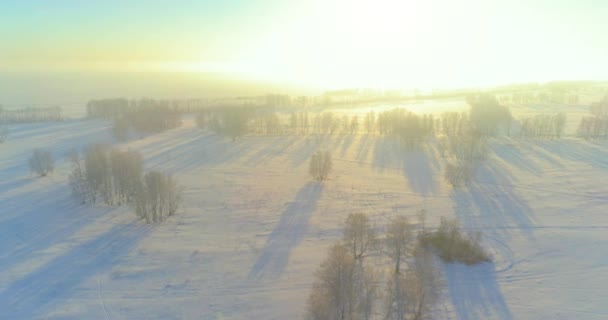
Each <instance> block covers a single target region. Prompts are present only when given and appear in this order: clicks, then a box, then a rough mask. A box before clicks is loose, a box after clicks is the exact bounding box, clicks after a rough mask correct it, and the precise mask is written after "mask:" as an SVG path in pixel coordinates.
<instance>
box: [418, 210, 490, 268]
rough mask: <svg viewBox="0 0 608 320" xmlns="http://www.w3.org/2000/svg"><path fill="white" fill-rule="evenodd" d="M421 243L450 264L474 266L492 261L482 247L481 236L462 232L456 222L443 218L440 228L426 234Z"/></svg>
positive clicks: (421, 238)
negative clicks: (459, 263)
mask: <svg viewBox="0 0 608 320" xmlns="http://www.w3.org/2000/svg"><path fill="white" fill-rule="evenodd" d="M420 241H421V243H422V245H423V246H424V247H428V248H431V249H432V250H433V251H434V252H435V253H436V254H437V255H438V256H439V257H440V258H441V259H442V260H443V261H445V262H448V263H449V262H462V263H465V264H468V265H472V264H478V263H483V262H489V261H490V255H489V254H488V253H487V252H486V251H485V249H484V248H483V247H482V245H481V234H480V233H464V232H462V230H461V229H460V226H459V225H458V221H456V220H448V219H445V218H441V223H440V225H439V228H438V229H437V230H436V231H428V232H424V233H423V234H422V235H421V236H420Z"/></svg>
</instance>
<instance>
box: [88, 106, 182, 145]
mask: <svg viewBox="0 0 608 320" xmlns="http://www.w3.org/2000/svg"><path fill="white" fill-rule="evenodd" d="M181 112H182V111H180V108H178V107H177V106H176V105H174V103H173V101H171V100H155V99H147V98H143V99H134V100H128V99H124V98H118V99H102V100H91V101H89V102H88V103H87V115H88V117H91V118H103V119H109V120H112V134H113V135H114V137H115V138H117V139H118V140H121V141H124V140H126V139H127V138H128V136H129V131H130V130H134V131H135V132H137V133H139V134H144V133H153V132H161V131H165V130H168V129H172V128H176V127H178V126H179V125H180V124H181Z"/></svg>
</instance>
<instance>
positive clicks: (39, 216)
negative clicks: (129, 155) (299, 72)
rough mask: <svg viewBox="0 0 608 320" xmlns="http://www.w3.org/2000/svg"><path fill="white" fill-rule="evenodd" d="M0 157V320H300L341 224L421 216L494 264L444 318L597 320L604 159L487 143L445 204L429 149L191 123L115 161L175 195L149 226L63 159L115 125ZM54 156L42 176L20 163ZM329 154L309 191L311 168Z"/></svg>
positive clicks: (552, 145)
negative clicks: (222, 132) (358, 217)
mask: <svg viewBox="0 0 608 320" xmlns="http://www.w3.org/2000/svg"><path fill="white" fill-rule="evenodd" d="M10 130H11V134H10V137H9V140H8V141H7V142H5V143H4V144H2V145H0V237H1V239H2V241H0V318H2V319H37V318H44V319H298V318H301V317H302V315H303V313H304V307H305V301H306V298H307V296H308V292H309V289H310V286H311V283H312V280H313V272H314V270H315V269H316V268H317V266H318V265H319V263H320V262H321V260H322V259H323V257H324V256H325V251H326V248H328V247H329V246H330V245H331V244H332V243H333V242H334V241H336V240H338V239H340V237H341V226H342V222H343V221H344V219H345V217H346V216H347V215H348V213H350V212H354V211H361V212H365V213H367V214H368V215H370V216H371V217H372V219H373V221H374V222H375V224H376V225H377V226H378V227H379V228H383V226H384V225H385V224H386V222H387V221H388V219H390V218H391V217H393V216H397V215H406V216H410V217H412V219H415V217H416V211H417V210H419V209H422V208H424V209H426V210H427V211H428V215H429V217H428V219H429V221H428V224H430V225H437V224H438V221H439V217H441V216H446V217H455V218H458V219H459V220H460V221H461V223H462V225H463V226H464V227H465V228H468V229H474V230H481V231H482V232H483V234H484V243H485V245H486V246H487V247H488V249H489V250H490V251H491V252H492V254H493V263H487V264H483V265H480V266H476V267H467V266H463V265H446V266H443V267H442V269H443V276H444V281H443V282H444V290H443V295H442V301H441V302H440V304H439V306H438V308H437V310H436V311H435V318H437V319H606V318H608V304H607V303H606V297H608V255H607V254H606V253H607V251H606V248H608V214H607V213H608V212H607V211H606V209H607V208H608V196H607V194H608V184H607V183H606V182H607V181H608V145H607V144H606V143H594V142H586V141H582V140H577V139H573V138H567V139H564V140H560V141H518V140H509V139H500V140H495V141H493V142H492V148H491V150H492V155H491V156H490V160H489V161H488V162H487V163H486V164H484V165H483V166H481V167H479V168H478V169H477V171H476V179H475V182H474V183H472V184H471V185H470V186H468V187H463V188H461V189H460V190H454V189H452V188H451V187H450V186H448V185H447V184H445V183H444V182H443V178H442V174H443V173H442V172H443V167H444V161H443V159H441V158H440V157H439V155H438V152H436V150H435V148H434V146H433V145H432V144H431V145H429V146H427V147H426V148H424V149H423V150H421V151H417V152H410V153H408V154H400V153H399V152H398V151H397V148H396V147H395V144H394V142H392V141H391V140H390V139H384V138H381V137H372V136H364V135H361V136H357V137H347V136H334V137H332V138H330V139H328V140H327V141H325V142H323V143H321V142H319V140H317V139H315V138H306V137H246V138H243V139H239V140H237V141H236V142H232V141H230V139H224V138H221V137H218V136H216V135H214V134H211V133H207V132H202V131H200V130H199V129H197V128H196V127H195V126H194V124H193V123H192V122H191V121H186V123H185V124H184V126H182V127H180V128H178V129H175V130H171V131H168V132H165V133H161V134H158V135H152V136H148V137H144V138H142V139H135V140H132V141H129V142H127V143H123V144H116V143H115V145H116V146H117V147H120V148H125V149H127V148H128V149H132V150H137V151H139V152H141V153H142V154H143V155H144V158H145V163H146V167H147V168H148V169H150V168H155V169H160V170H163V171H166V172H170V173H172V174H173V175H174V176H175V177H176V178H177V180H178V181H179V183H180V184H181V185H182V186H183V187H184V204H183V207H182V209H181V210H180V212H179V214H178V215H177V216H175V217H172V218H171V219H169V220H167V221H166V222H164V223H162V224H158V225H146V224H144V223H143V222H141V221H138V220H136V218H135V215H134V214H133V212H132V210H131V209H130V208H128V207H108V206H104V205H95V206H91V205H80V204H79V202H78V201H77V200H75V199H74V198H73V197H72V196H71V195H70V190H69V187H68V185H67V175H68V163H67V162H66V161H65V160H64V154H65V153H66V152H67V151H69V150H70V149H72V148H77V149H79V148H82V147H84V146H86V145H87V144H89V143H93V142H105V143H112V142H113V140H112V138H111V136H110V134H109V128H108V124H107V123H105V122H102V121H91V120H69V121H65V122H61V123H40V124H20V125H14V126H11V127H10ZM37 147H43V148H48V149H50V150H52V152H53V154H54V156H55V158H56V159H57V168H56V171H55V172H54V173H53V174H52V175H51V176H49V177H46V178H38V177H35V176H33V175H31V174H30V173H29V170H28V167H27V159H28V158H29V156H30V155H31V152H32V150H33V149H34V148H37ZM319 148H328V149H330V150H332V152H333V156H334V171H333V173H332V174H331V176H330V179H329V180H328V181H326V182H324V183H323V184H322V185H318V184H316V183H313V182H311V179H310V178H309V176H308V173H307V171H308V158H309V156H310V155H311V154H312V153H313V152H314V151H316V150H317V149H319Z"/></svg>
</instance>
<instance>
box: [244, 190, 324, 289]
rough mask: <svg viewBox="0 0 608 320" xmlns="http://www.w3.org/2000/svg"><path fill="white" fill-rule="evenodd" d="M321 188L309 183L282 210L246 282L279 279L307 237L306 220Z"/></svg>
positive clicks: (312, 209)
mask: <svg viewBox="0 0 608 320" xmlns="http://www.w3.org/2000/svg"><path fill="white" fill-rule="evenodd" d="M322 191H323V185H321V184H318V183H316V182H309V183H308V184H306V185H305V186H304V187H303V188H301V189H300V191H298V193H297V194H296V197H295V198H294V200H293V201H292V202H291V203H290V204H289V205H288V206H287V208H285V210H283V212H282V213H281V217H280V219H279V222H278V223H277V225H276V226H275V228H274V229H273V230H272V232H271V233H270V234H269V235H268V239H267V240H266V245H265V246H264V248H263V249H262V251H261V253H260V255H259V256H258V258H257V260H256V262H255V263H254V264H253V266H252V267H251V270H250V271H249V275H248V278H249V279H261V278H265V277H271V278H275V279H276V278H278V277H279V276H280V275H281V273H282V272H283V270H284V269H285V267H286V266H287V263H288V261H289V256H290V255H291V251H292V249H293V248H295V247H296V246H297V245H298V244H299V243H300V241H302V239H303V238H304V236H305V235H306V232H307V230H308V220H309V219H310V217H311V216H312V214H313V212H314V211H315V209H316V206H317V202H318V201H319V199H320V198H321V194H322Z"/></svg>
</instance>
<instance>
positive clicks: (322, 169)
mask: <svg viewBox="0 0 608 320" xmlns="http://www.w3.org/2000/svg"><path fill="white" fill-rule="evenodd" d="M331 168H332V161H331V153H329V151H317V152H316V153H315V154H313V155H312V157H311V158H310V166H309V170H308V171H309V173H310V175H311V176H312V177H313V178H314V179H315V180H317V181H319V182H321V181H323V180H325V179H326V178H327V176H328V175H329V173H330V172H331Z"/></svg>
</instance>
